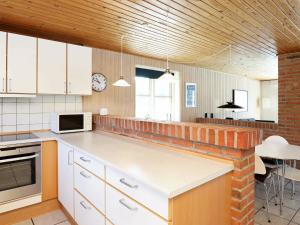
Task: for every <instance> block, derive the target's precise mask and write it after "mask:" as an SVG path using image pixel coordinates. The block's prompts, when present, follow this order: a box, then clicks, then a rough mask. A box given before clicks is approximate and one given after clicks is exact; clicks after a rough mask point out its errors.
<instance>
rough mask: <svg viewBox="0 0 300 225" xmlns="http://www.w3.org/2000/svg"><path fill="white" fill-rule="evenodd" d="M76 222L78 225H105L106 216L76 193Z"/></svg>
mask: <svg viewBox="0 0 300 225" xmlns="http://www.w3.org/2000/svg"><path fill="white" fill-rule="evenodd" d="M75 221H76V223H77V224H78V225H105V218H104V216H103V215H102V214H101V213H100V212H99V211H98V210H97V209H96V208H94V206H93V205H92V204H90V203H89V202H88V201H87V200H86V199H85V198H83V197H82V196H81V195H80V194H79V193H78V192H77V191H75Z"/></svg>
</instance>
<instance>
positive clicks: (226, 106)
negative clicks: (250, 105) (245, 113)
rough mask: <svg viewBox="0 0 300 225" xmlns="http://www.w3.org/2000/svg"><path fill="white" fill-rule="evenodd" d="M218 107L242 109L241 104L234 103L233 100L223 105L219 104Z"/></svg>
mask: <svg viewBox="0 0 300 225" xmlns="http://www.w3.org/2000/svg"><path fill="white" fill-rule="evenodd" d="M218 108H219V109H243V107H242V106H239V105H235V104H234V103H233V102H227V103H226V104H224V105H220V106H219V107H218Z"/></svg>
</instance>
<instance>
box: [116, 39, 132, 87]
mask: <svg viewBox="0 0 300 225" xmlns="http://www.w3.org/2000/svg"><path fill="white" fill-rule="evenodd" d="M123 40H124V35H122V36H121V75H120V79H119V80H117V81H116V82H115V83H113V85H114V86H117V87H130V84H129V83H128V82H127V81H126V80H125V79H124V76H123Z"/></svg>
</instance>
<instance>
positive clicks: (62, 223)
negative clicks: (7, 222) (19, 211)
mask: <svg viewBox="0 0 300 225" xmlns="http://www.w3.org/2000/svg"><path fill="white" fill-rule="evenodd" d="M14 225H71V224H70V223H69V222H68V220H67V217H66V216H65V214H64V213H63V212H62V211H61V210H56V211H53V212H50V213H47V214H43V215H40V216H37V217H33V218H31V219H29V220H26V221H23V222H20V223H16V224H14Z"/></svg>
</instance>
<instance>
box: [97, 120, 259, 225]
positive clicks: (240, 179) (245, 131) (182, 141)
mask: <svg viewBox="0 0 300 225" xmlns="http://www.w3.org/2000/svg"><path fill="white" fill-rule="evenodd" d="M93 122H94V126H95V129H99V130H106V131H110V132H115V133H118V134H122V135H127V136H131V137H135V138H141V139H147V140H150V141H154V142H159V143H161V144H168V145H172V146H176V147H178V148H181V149H184V150H187V151H193V152H198V153H201V154H206V155H211V156H215V157H219V158H223V159H228V160H231V161H232V162H233V164H234V167H235V169H234V171H233V173H232V207H231V213H232V215H231V216H232V225H253V224H254V147H255V145H256V144H258V143H261V140H262V135H261V132H260V129H256V128H238V127H230V126H221V125H211V124H196V123H163V122H156V121H143V120H137V119H134V118H120V117H115V116H99V115H94V116H93Z"/></svg>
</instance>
